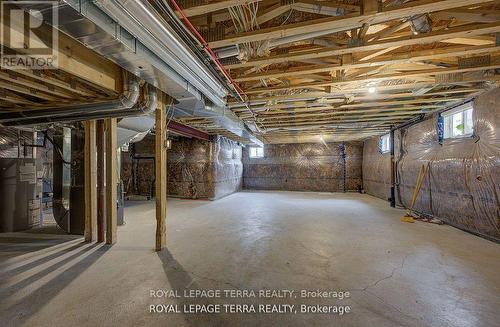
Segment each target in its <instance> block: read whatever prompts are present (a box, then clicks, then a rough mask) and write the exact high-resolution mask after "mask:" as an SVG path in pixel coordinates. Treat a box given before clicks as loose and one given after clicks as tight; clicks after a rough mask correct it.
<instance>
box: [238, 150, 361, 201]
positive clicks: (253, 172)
mask: <svg viewBox="0 0 500 327" xmlns="http://www.w3.org/2000/svg"><path fill="white" fill-rule="evenodd" d="M342 147H343V144H342V143H327V144H323V143H319V142H318V143H303V144H267V145H265V148H264V158H249V155H248V151H249V149H248V147H247V148H245V149H244V150H243V165H244V170H243V186H244V188H246V189H255V190H287V191H316V192H342V191H344V186H345V190H346V191H357V190H359V189H360V188H361V185H362V174H361V165H362V158H363V144H362V143H356V142H352V143H346V144H345V164H344V158H343V155H342V154H343V151H342ZM344 168H345V180H344Z"/></svg>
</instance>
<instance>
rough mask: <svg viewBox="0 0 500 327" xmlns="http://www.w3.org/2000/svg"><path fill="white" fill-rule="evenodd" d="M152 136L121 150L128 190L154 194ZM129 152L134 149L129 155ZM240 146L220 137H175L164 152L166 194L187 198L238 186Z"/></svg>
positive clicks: (218, 194)
mask: <svg viewBox="0 0 500 327" xmlns="http://www.w3.org/2000/svg"><path fill="white" fill-rule="evenodd" d="M154 142H155V140H154V137H152V136H147V137H146V138H144V140H142V141H141V142H137V143H135V144H134V147H135V151H134V152H128V153H123V154H122V179H123V181H124V185H125V191H126V192H127V194H138V195H146V196H153V195H154V177H155V171H154V167H155V166H154V160H153V159H152V158H154ZM131 153H135V155H134V158H131ZM242 174H243V164H242V163H241V146H239V145H238V144H237V143H235V142H232V141H230V140H228V139H225V138H222V137H219V138H217V139H216V140H215V141H213V142H208V141H203V140H197V139H189V138H183V137H180V138H177V139H175V140H174V141H172V146H171V148H170V149H169V150H168V152H167V176H168V194H169V195H170V196H174V197H182V198H189V199H211V200H213V199H217V198H220V197H223V196H225V195H228V194H231V193H233V192H235V191H238V190H239V189H241V185H242Z"/></svg>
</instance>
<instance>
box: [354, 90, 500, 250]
mask: <svg viewBox="0 0 500 327" xmlns="http://www.w3.org/2000/svg"><path fill="white" fill-rule="evenodd" d="M499 105H500V89H498V88H497V89H494V90H491V91H489V92H487V93H484V94H482V95H480V96H478V97H477V98H476V99H474V102H473V107H474V114H473V120H474V136H473V137H468V138H460V139H446V140H445V141H444V144H443V145H440V144H439V142H438V136H437V116H434V117H431V118H430V119H427V120H425V121H423V122H421V123H418V124H416V125H413V126H411V127H409V128H406V129H401V130H398V131H397V133H396V138H395V145H396V149H395V155H396V164H397V176H398V179H397V183H398V187H397V189H396V196H397V200H398V202H399V204H401V205H403V206H405V207H408V206H409V205H410V202H411V197H412V195H413V190H414V188H415V183H416V180H417V176H418V173H419V169H420V167H421V166H422V165H424V166H426V167H428V172H427V173H426V175H425V179H424V181H423V183H422V188H421V190H420V193H419V196H418V199H417V202H416V204H415V207H414V209H415V210H416V211H418V212H421V213H425V214H429V215H433V216H435V217H438V218H440V219H441V220H443V221H445V222H447V223H448V224H450V225H454V226H456V227H459V228H462V229H465V230H468V231H471V232H473V233H476V234H480V235H483V236H485V237H489V238H493V239H497V240H499V239H500V209H499V208H500V202H499V198H498V194H500V189H499V185H500V177H499V176H500V139H499V136H500V134H499V133H500V131H499V115H500V108H499ZM365 146H366V147H367V148H368V147H369V148H370V149H373V148H375V147H376V142H374V141H373V140H369V141H367V142H366V143H365ZM371 151H372V150H368V149H366V150H365V152H371ZM373 151H376V150H374V149H373ZM375 158H377V160H370V158H369V157H367V158H366V159H365V162H364V164H363V167H364V168H365V171H364V174H365V175H368V174H369V171H373V170H376V169H377V168H374V166H376V165H378V164H380V160H383V159H380V157H376V156H375ZM384 167H385V170H386V172H384V173H379V174H378V175H377V176H376V177H374V178H377V179H378V181H383V178H382V177H383V176H387V175H386V174H389V173H390V170H389V169H390V168H389V165H387V166H384ZM368 176H369V175H368ZM377 185H380V183H379V184H376V183H373V184H370V183H365V185H364V186H365V189H366V190H367V192H369V193H370V194H373V195H376V194H377V190H375V188H376V187H377Z"/></svg>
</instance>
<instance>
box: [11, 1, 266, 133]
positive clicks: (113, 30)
mask: <svg viewBox="0 0 500 327" xmlns="http://www.w3.org/2000/svg"><path fill="white" fill-rule="evenodd" d="M100 4H101V5H103V8H105V7H106V8H107V9H106V10H109V11H110V13H111V14H113V17H114V19H113V18H111V17H110V15H108V14H107V13H106V12H104V11H103V10H101V8H99V7H98V6H97V5H96V4H95V3H94V1H92V0H62V1H60V2H59V5H58V7H57V10H58V16H59V23H58V24H59V25H58V26H57V27H58V29H59V30H61V31H62V32H64V33H66V34H68V35H70V36H71V37H73V38H75V39H76V40H78V41H80V42H81V43H83V44H85V46H86V47H88V48H90V49H93V50H94V51H96V52H97V53H99V54H101V55H103V56H104V57H106V58H108V59H110V60H112V61H114V62H115V63H117V64H118V65H120V66H121V67H123V68H124V69H126V70H128V71H129V72H131V73H133V74H134V75H136V76H138V77H139V78H140V79H142V80H144V81H146V82H147V83H149V84H151V85H153V86H156V87H157V88H159V89H160V90H162V91H163V92H165V93H167V94H168V95H170V96H172V97H173V98H175V99H176V100H178V101H179V102H181V103H188V102H189V103H197V106H200V108H201V106H202V105H204V99H205V98H207V99H209V100H210V102H212V103H214V105H216V106H218V107H224V106H225V104H226V102H225V99H224V97H225V96H226V94H227V91H226V90H225V89H224V88H223V87H222V86H221V85H220V84H218V83H212V82H213V81H214V79H213V77H212V76H209V77H207V74H208V72H207V71H206V70H204V69H203V65H201V63H200V62H199V61H198V60H197V59H196V58H194V57H193V55H192V54H191V52H190V51H189V50H187V49H186V46H185V45H184V44H183V43H181V42H180V41H179V40H178V39H177V37H176V33H175V32H174V31H172V30H171V28H170V27H169V26H168V24H166V23H165V22H164V21H163V20H162V18H161V17H159V16H158V13H156V11H155V10H154V9H153V8H152V7H151V5H150V4H149V3H146V1H138V0H129V1H118V0H116V1H113V4H111V2H109V3H108V1H101V2H100ZM118 5H119V6H118ZM125 5H126V6H125ZM19 6H22V7H23V8H24V9H25V10H29V9H37V10H41V11H43V10H52V8H51V7H50V6H49V5H48V4H47V3H43V2H42V3H36V2H31V3H26V2H20V3H19ZM112 6H114V7H112ZM115 7H116V8H115ZM150 15H151V16H150ZM119 16H120V17H121V18H120V20H119V19H118V18H119ZM138 17H142V18H140V20H138V19H139V18H138ZM146 18H147V19H146ZM153 22H154V23H153ZM121 23H123V24H127V26H126V27H125V26H123V25H122V24H121ZM156 24H161V26H153V25H156ZM146 27H147V28H146ZM129 29H130V30H129ZM139 35H140V36H139ZM167 45H168V46H167ZM192 60H194V61H195V63H194V65H193V66H192V67H191V64H190V62H191V61H192ZM191 63H192V62H191ZM197 85H198V86H199V87H197ZM228 123H229V122H228ZM231 124H236V126H233V129H238V128H239V127H238V126H239V125H241V124H242V121H241V120H240V119H238V118H237V120H236V121H233V122H232V123H231ZM242 134H244V135H246V133H242ZM249 139H254V140H257V139H256V138H255V137H254V136H253V135H250V137H249ZM258 142H260V141H258Z"/></svg>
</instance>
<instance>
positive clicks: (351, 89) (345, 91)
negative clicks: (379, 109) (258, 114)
mask: <svg viewBox="0 0 500 327" xmlns="http://www.w3.org/2000/svg"><path fill="white" fill-rule="evenodd" d="M497 76H498V75H497ZM492 79H493V78H492ZM496 80H497V81H498V77H497V78H496ZM475 82H484V78H464V80H462V81H460V82H449V83H443V82H441V83H440V85H456V84H460V83H475ZM432 86H435V84H433V83H429V82H417V83H415V82H411V83H404V84H397V85H387V86H378V87H377V91H378V92H379V93H380V92H386V91H401V90H404V91H408V90H417V89H420V88H425V87H432ZM367 92H368V87H367V86H347V87H339V88H338V89H334V88H332V89H331V90H330V92H318V91H312V92H304V93H298V94H287V95H272V96H263V97H257V96H253V97H250V98H249V99H248V103H254V102H262V101H285V100H286V101H290V100H292V99H309V98H323V97H333V96H339V95H342V96H346V95H349V94H360V93H367ZM233 103H238V102H237V101H236V100H233V101H230V102H229V104H233Z"/></svg>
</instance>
